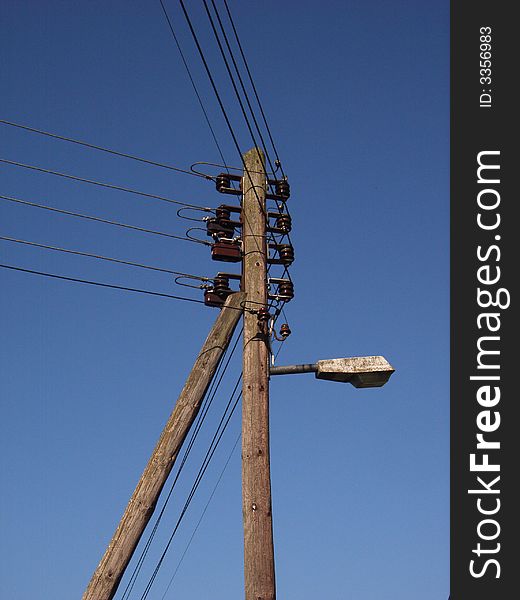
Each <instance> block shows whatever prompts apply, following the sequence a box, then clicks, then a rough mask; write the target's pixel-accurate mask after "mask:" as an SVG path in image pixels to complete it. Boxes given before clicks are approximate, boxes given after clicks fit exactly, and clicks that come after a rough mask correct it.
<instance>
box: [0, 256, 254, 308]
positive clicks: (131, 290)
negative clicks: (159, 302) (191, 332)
mask: <svg viewBox="0 0 520 600" xmlns="http://www.w3.org/2000/svg"><path fill="white" fill-rule="evenodd" d="M0 267H2V268H3V269H10V270H12V271H20V272H22V273H30V274H32V275H41V276H43V277H51V278H52V279H62V280H64V281H72V282H74V283H85V284H88V285H95V286H98V287H106V288H111V289H114V290H124V291H126V292H137V293H139V294H148V295H150V296H160V297H162V298H172V299H174V300H185V301H186V302H195V303H196V304H204V301H203V300H196V299H195V298H183V297H182V296H173V295H172V294H164V293H162V292H151V291H149V290H142V289H138V288H131V287H126V286H123V285H115V284H112V283H101V282H99V281H90V280H88V279H78V278H77V277H65V276H64V275H56V274H55V273H45V272H43V271H35V270H33V269H23V268H22V267H15V266H14V265H6V264H2V263H0ZM237 310H244V309H241V308H238V309H237Z"/></svg>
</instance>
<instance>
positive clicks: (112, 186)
mask: <svg viewBox="0 0 520 600" xmlns="http://www.w3.org/2000/svg"><path fill="white" fill-rule="evenodd" d="M0 122H1V121H0ZM0 163H5V164H7V165H11V166H14V167H22V168H24V169H30V170H31V171H39V172H41V173H46V174H47V175H55V176H57V177H64V178H65V179H71V180H72V181H79V182H80V183H88V184H90V185H97V186H100V187H104V188H108V189H110V190H118V191H120V192H126V193H127V194H136V195H137V196H144V197H145V198H153V199H155V200H161V201H162V202H168V203H170V204H179V205H181V206H186V207H188V208H197V209H201V210H204V211H207V212H212V210H211V209H210V208H208V207H205V206H198V205H197V204H190V203H188V202H181V201H180V200H173V199H172V198H167V197H166V196H159V195H158V194H149V193H148V192H141V191H139V190H134V189H131V188H127V187H123V186H120V185H115V184H112V183H104V182H102V181H95V180H93V179H85V178H84V177H78V176H77V175H70V174H69V173H61V172H59V171H52V170H51V169H45V168H43V167H38V166H36V165H28V164H26V163H21V162H17V161H15V160H8V159H7V158H0ZM207 178H208V179H211V178H210V177H207Z"/></svg>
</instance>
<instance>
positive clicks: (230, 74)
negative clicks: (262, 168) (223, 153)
mask: <svg viewBox="0 0 520 600" xmlns="http://www.w3.org/2000/svg"><path fill="white" fill-rule="evenodd" d="M203 2H204V7H205V9H206V14H207V15H208V18H209V21H210V24H211V28H212V30H213V34H214V36H215V39H216V40H217V44H218V47H219V49H220V53H221V55H222V58H223V60H224V64H225V65H226V69H227V72H228V75H229V78H230V80H231V84H232V86H233V89H234V91H235V95H236V97H237V99H238V102H239V104H240V108H241V110H242V114H243V116H244V119H245V121H246V124H247V128H248V130H249V133H250V135H251V138H252V140H253V144H254V145H255V146H257V143H256V140H255V136H254V135H253V131H252V128H251V125H250V123H249V119H248V117H247V114H246V111H245V109H244V105H243V104H242V100H241V98H240V94H239V92H238V89H237V86H236V84H235V80H234V77H233V74H232V73H231V69H230V67H229V63H228V61H227V59H226V55H225V52H224V49H223V48H222V44H221V43H220V39H219V37H218V34H217V30H216V28H215V24H214V21H213V18H212V17H211V13H210V11H209V8H208V4H207V2H206V0H203ZM211 4H212V6H213V10H214V11H215V15H216V17H217V20H218V23H219V26H220V31H221V32H222V36H223V38H224V41H225V43H226V47H227V49H228V53H229V55H230V57H231V60H232V62H233V66H234V68H235V72H236V74H237V76H238V81H239V83H240V86H241V88H242V93H243V94H244V98H245V100H246V103H247V106H248V107H249V112H250V113H251V117H252V118H253V123H254V124H255V127H256V131H257V133H258V135H259V137H260V142H261V143H262V146H263V148H264V151H265V154H266V157H267V161H268V162H269V166H270V168H271V171H272V172H273V173H274V166H273V163H272V162H271V158H270V157H269V153H268V151H267V145H266V143H265V141H264V138H263V135H262V132H261V131H260V127H259V126H258V121H257V120H256V117H255V113H254V111H253V107H252V106H251V102H250V101H249V96H248V93H247V90H246V88H245V86H244V82H243V80H242V76H241V75H240V71H239V69H238V65H237V62H236V60H235V56H234V54H233V50H232V49H231V45H230V43H229V40H228V37H227V35H226V31H225V29H224V25H223V23H222V19H221V18H220V15H219V12H218V9H217V6H216V4H215V0H211Z"/></svg>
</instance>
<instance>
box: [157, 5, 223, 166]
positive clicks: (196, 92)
mask: <svg viewBox="0 0 520 600" xmlns="http://www.w3.org/2000/svg"><path fill="white" fill-rule="evenodd" d="M159 2H160V4H161V8H162V11H163V13H164V16H165V18H166V21H167V23H168V27H169V29H170V32H171V34H172V36H173V39H174V40H175V44H176V46H177V50H178V51H179V54H180V56H181V60H182V63H183V64H184V68H185V69H186V72H187V73H188V77H189V79H190V82H191V85H192V87H193V91H194V92H195V95H196V96H197V100H198V102H199V105H200V108H201V109H202V112H203V114H204V118H205V119H206V123H207V124H208V127H209V130H210V132H211V136H212V137H213V141H214V142H215V145H216V147H217V150H218V153H219V155H220V158H221V159H222V162H223V163H224V164H226V159H225V158H224V154H223V152H222V148H221V147H220V144H219V142H218V139H217V136H216V134H215V130H214V129H213V126H212V124H211V121H210V120H209V116H208V113H207V111H206V108H205V107H204V103H203V102H202V98H201V97H200V94H199V90H198V89H197V86H196V85H195V80H194V79H193V76H192V74H191V71H190V68H189V66H188V62H187V61H186V58H185V56H184V52H183V51H182V48H181V45H180V43H179V39H178V37H177V34H176V33H175V29H174V27H173V23H172V20H171V19H170V15H169V14H168V12H167V11H166V7H165V6H164V2H163V0H159ZM190 171H191V169H190ZM197 174H198V175H202V176H203V177H205V175H203V174H200V173H197Z"/></svg>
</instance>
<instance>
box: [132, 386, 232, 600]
mask: <svg viewBox="0 0 520 600" xmlns="http://www.w3.org/2000/svg"><path fill="white" fill-rule="evenodd" d="M241 380H242V374H241V375H240V377H239V378H238V380H237V382H236V384H235V387H234V389H233V392H232V393H231V397H230V399H229V402H228V404H227V406H226V408H225V411H224V414H223V415H222V419H221V420H220V423H219V426H218V427H217V431H216V432H215V435H214V436H213V439H212V441H211V443H210V447H209V448H208V451H207V452H206V456H205V457H204V460H203V463H202V466H201V468H200V469H199V472H198V474H197V477H196V478H195V481H194V483H193V485H192V488H191V490H190V493H189V495H188V498H187V500H186V502H185V504H184V506H183V508H182V511H181V514H180V516H179V518H178V519H177V522H176V523H175V527H174V529H173V532H172V534H171V535H170V538H169V539H168V542H167V544H166V546H165V548H164V550H163V552H162V554H161V556H160V558H159V560H158V562H157V564H156V567H155V569H154V571H153V573H152V575H151V577H150V579H149V580H148V583H147V585H146V588H145V590H144V592H143V594H142V595H141V599H140V600H146V598H147V597H148V594H149V593H150V590H151V588H152V586H153V584H154V582H155V579H156V577H157V574H158V572H159V570H160V568H161V566H162V564H163V562H164V559H165V557H166V554H167V552H168V550H169V548H170V546H171V543H172V541H173V539H174V537H175V535H176V533H177V531H178V529H179V526H180V524H181V522H182V520H183V518H184V515H185V514H186V512H187V510H188V508H189V506H190V504H191V501H192V500H193V497H194V495H195V493H196V491H197V489H198V487H199V485H200V482H201V481H202V478H203V477H204V474H205V473H206V471H207V468H208V466H209V464H210V462H211V459H212V458H213V455H214V454H215V451H216V449H217V448H218V446H219V443H220V441H221V439H222V436H223V435H224V432H225V431H226V429H227V426H228V424H229V421H230V420H231V417H232V416H233V413H234V412H235V409H236V407H237V404H238V402H239V400H240V398H241V397H242V392H240V393H239V394H238V396H237V398H236V400H235V402H234V404H233V406H232V408H231V409H230V406H231V404H232V402H233V397H234V395H235V393H236V391H237V388H238V386H239V384H240V381H241ZM228 411H229V414H227V413H228ZM226 414H227V418H226ZM224 419H225V422H224ZM219 431H220V432H219Z"/></svg>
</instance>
